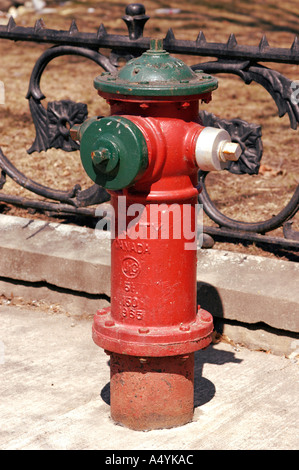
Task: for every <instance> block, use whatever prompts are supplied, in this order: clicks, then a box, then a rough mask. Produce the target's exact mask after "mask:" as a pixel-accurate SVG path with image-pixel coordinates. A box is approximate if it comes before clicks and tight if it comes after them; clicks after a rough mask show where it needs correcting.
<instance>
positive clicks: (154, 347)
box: [92, 307, 213, 357]
mask: <svg viewBox="0 0 299 470" xmlns="http://www.w3.org/2000/svg"><path fill="white" fill-rule="evenodd" d="M212 332H213V317H212V315H211V314H210V313H209V312H207V311H206V310H203V309H201V308H199V310H198V312H197V315H196V317H195V320H194V321H193V322H190V323H182V324H180V325H173V326H168V327H146V326H140V327H138V326H136V325H130V324H127V323H118V322H116V321H115V320H114V319H113V317H112V316H111V310H110V307H108V308H104V309H102V310H99V311H98V312H97V313H96V315H95V316H94V323H93V327H92V337H93V340H94V342H95V343H96V344H97V345H98V346H100V347H102V348H103V349H106V350H108V351H112V352H115V353H118V354H127V355H131V356H141V357H142V356H151V357H162V356H177V355H180V354H188V353H191V352H194V351H198V350H199V349H203V348H206V347H207V346H208V345H209V344H210V342H211V335H212Z"/></svg>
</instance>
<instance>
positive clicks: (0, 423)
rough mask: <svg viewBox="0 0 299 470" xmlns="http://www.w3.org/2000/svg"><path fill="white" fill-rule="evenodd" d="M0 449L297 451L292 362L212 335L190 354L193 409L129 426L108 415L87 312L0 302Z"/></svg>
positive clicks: (101, 364) (105, 377)
mask: <svg viewBox="0 0 299 470" xmlns="http://www.w3.org/2000/svg"><path fill="white" fill-rule="evenodd" d="M0 319H1V321H0V374H1V380H0V391H1V403H0V449H1V450H102V451H105V450H106V451H111V450H113V451H115V452H116V455H117V451H122V450H126V451H132V452H133V451H134V452H135V453H136V452H137V453H138V451H141V450H153V451H154V450H155V451H157V450H159V449H160V450H169V451H171V450H175V451H178V450H179V451H186V450H193V451H198V450H279V449H283V450H297V449H298V446H299V433H298V422H299V410H298V377H299V374H298V363H297V359H296V358H295V357H289V358H286V357H284V356H278V355H272V354H267V353H265V352H262V351H254V350H249V349H246V348H243V347H240V346H236V345H233V344H229V343H225V342H219V343H217V344H213V345H212V346H210V347H209V348H208V349H206V350H205V351H199V352H197V353H196V361H195V401H194V403H195V413H194V419H193V421H192V422H191V423H189V424H187V425H185V426H182V427H179V428H173V429H168V430H165V429H164V430H155V431H147V432H140V431H132V430H129V429H126V428H124V427H121V426H119V425H116V424H114V422H112V420H111V419H110V415H109V363H108V360H109V357H108V356H107V355H106V354H105V353H104V351H103V350H101V349H100V348H98V347H97V346H96V345H95V344H94V343H93V341H92V339H91V323H92V318H91V317H88V318H82V317H79V316H71V315H69V316H68V315H66V314H62V313H59V314H53V313H51V312H50V311H49V310H45V311H43V310H40V309H38V308H35V309H34V308H33V307H31V308H24V307H18V306H12V305H5V304H2V305H1V306H0Z"/></svg>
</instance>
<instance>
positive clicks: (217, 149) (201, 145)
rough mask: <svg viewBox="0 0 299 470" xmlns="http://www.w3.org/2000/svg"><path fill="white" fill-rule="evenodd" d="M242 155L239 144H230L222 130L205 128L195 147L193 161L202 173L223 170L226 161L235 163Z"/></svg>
mask: <svg viewBox="0 0 299 470" xmlns="http://www.w3.org/2000/svg"><path fill="white" fill-rule="evenodd" d="M241 153H242V150H241V147H240V145H239V144H236V143H234V142H231V137H230V135H229V133H228V132H227V131H225V130H224V129H216V128H215V127H205V128H204V129H203V130H202V131H201V133H200V134H199V136H198V138H197V141H196V146H195V160H196V163H197V165H198V167H199V168H200V169H201V170H203V171H213V170H224V169H225V168H226V167H227V162H228V161H237V160H238V159H239V157H240V155H241Z"/></svg>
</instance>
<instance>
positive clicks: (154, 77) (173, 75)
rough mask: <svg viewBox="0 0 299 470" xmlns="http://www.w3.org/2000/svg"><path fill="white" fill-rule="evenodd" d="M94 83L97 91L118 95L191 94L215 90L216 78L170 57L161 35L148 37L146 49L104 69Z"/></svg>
mask: <svg viewBox="0 0 299 470" xmlns="http://www.w3.org/2000/svg"><path fill="white" fill-rule="evenodd" d="M94 86H95V88H96V89H97V90H98V91H99V93H100V94H101V92H103V93H109V94H115V95H118V96H121V95H124V96H127V95H129V96H152V97H153V96H154V97H155V96H157V97H158V96H190V95H201V94H203V93H207V92H211V91H213V90H215V89H216V88H217V87H218V80H217V79H216V78H215V77H212V76H211V75H208V74H206V73H203V72H202V70H196V71H193V70H192V69H191V68H190V67H189V66H188V65H186V64H185V63H184V62H183V61H182V60H180V59H177V58H175V57H172V56H171V55H170V54H169V52H167V51H165V50H164V49H163V40H162V39H151V41H150V49H149V50H147V51H146V52H144V53H143V54H142V55H141V56H140V57H137V58H136V59H135V58H134V59H131V60H129V61H128V62H127V63H126V65H124V66H123V67H122V68H121V69H120V70H119V71H116V72H114V73H110V72H103V73H102V74H101V75H99V76H98V77H96V78H95V80H94Z"/></svg>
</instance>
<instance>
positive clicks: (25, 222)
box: [0, 215, 299, 355]
mask: <svg viewBox="0 0 299 470" xmlns="http://www.w3.org/2000/svg"><path fill="white" fill-rule="evenodd" d="M197 279H198V286H197V287H198V301H199V303H200V305H201V306H202V307H203V308H206V309H207V310H209V311H210V312H211V313H212V314H213V316H214V318H215V319H219V322H220V324H221V325H222V326H221V328H222V332H223V333H224V334H227V335H228V336H230V337H231V338H232V339H234V338H233V337H232V336H234V333H236V332H238V333H237V334H236V338H237V341H238V342H241V343H243V344H245V345H246V341H249V343H248V345H249V346H252V347H254V348H261V349H266V350H267V349H271V350H272V351H273V352H277V353H278V354H281V353H283V354H287V355H289V354H292V353H294V352H295V351H296V350H297V349H299V340H298V332H299V289H298V280H299V265H298V264H296V263H293V262H288V261H280V260H274V259H269V258H264V257H258V256H252V255H244V254H240V253H233V252H227V251H220V250H199V251H198V269H197ZM0 289H1V292H2V294H4V295H5V296H6V297H11V296H14V297H23V298H24V299H28V300H29V299H31V300H33V299H36V300H44V301H46V302H48V303H56V304H60V305H62V306H63V308H64V309H66V310H68V311H69V313H70V314H74V315H76V314H82V313H84V314H87V315H89V314H90V315H92V314H94V313H95V311H96V309H98V308H101V307H103V306H106V305H107V304H109V296H110V240H109V238H108V237H107V234H105V233H103V232H101V231H99V230H93V229H89V228H83V227H77V226H69V225H65V224H59V223H48V222H45V221H42V220H31V219H25V218H21V217H14V216H9V215H0ZM248 332H250V334H249V335H248V334H247V333H248ZM248 337H251V339H250V340H248ZM253 337H254V338H255V339H253ZM271 338H272V339H271ZM235 340H236V339H235Z"/></svg>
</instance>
